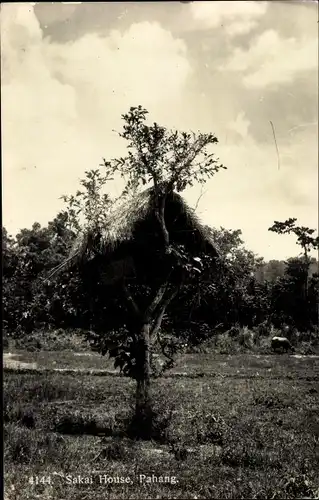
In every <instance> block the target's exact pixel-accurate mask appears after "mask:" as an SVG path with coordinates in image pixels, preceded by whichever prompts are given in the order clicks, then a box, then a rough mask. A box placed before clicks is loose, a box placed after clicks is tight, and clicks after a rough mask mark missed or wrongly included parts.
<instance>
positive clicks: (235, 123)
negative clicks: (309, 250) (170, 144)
mask: <svg viewBox="0 0 319 500" xmlns="http://www.w3.org/2000/svg"><path fill="white" fill-rule="evenodd" d="M1 73H2V86H1V88H2V160H3V163H2V165H3V225H4V226H5V227H7V229H8V230H9V232H11V233H12V234H15V233H16V232H17V231H18V230H19V229H20V228H23V227H31V226H32V224H33V223H34V222H35V221H38V222H40V223H41V224H46V223H47V222H48V221H49V220H51V219H52V218H54V216H55V215H56V214H57V211H58V210H59V209H61V208H62V206H63V205H62V202H61V200H59V197H60V196H61V195H62V194H71V193H74V192H75V191H76V190H77V188H78V186H79V184H78V181H79V179H80V178H81V177H82V176H83V173H84V171H85V170H89V169H91V168H95V167H97V166H98V165H99V163H100V162H101V158H102V157H106V158H108V157H114V155H117V154H121V153H123V143H122V142H121V140H120V139H119V138H118V137H117V135H116V133H115V132H113V130H114V129H115V130H120V129H121V120H120V115H121V114H122V113H125V112H126V111H128V109H129V107H130V106H136V105H138V104H141V105H142V106H144V107H146V108H147V109H148V110H149V112H150V119H151V120H152V121H157V122H159V123H160V124H162V125H165V126H168V127H173V128H178V129H181V130H189V129H192V130H195V131H197V130H200V131H202V132H213V133H214V134H215V135H216V136H217V137H218V139H219V144H218V145H217V146H216V154H217V156H218V157H219V159H220V160H221V162H222V163H224V164H225V165H226V166H227V167H228V169H227V170H223V171H221V172H219V173H218V174H217V175H216V176H215V177H214V178H213V179H212V180H210V181H209V182H208V183H207V185H206V187H205V189H204V195H203V196H202V198H201V199H200V202H199V205H198V209H197V213H198V215H199V216H200V217H201V218H202V220H203V222H204V223H206V224H209V225H211V226H214V227H219V226H223V227H226V228H229V229H237V228H240V229H242V231H243V238H244V240H245V243H246V246H247V247H248V248H250V249H251V250H254V251H255V252H257V253H258V254H259V255H262V256H264V257H265V258H266V259H271V258H286V257H288V256H292V255H296V254H297V253H298V247H297V246H296V244H295V240H294V238H293V237H289V236H277V235H275V234H272V233H270V232H269V231H267V229H268V227H269V226H270V225H272V223H273V221H274V220H285V219H286V218H288V217H297V219H298V221H299V222H300V223H301V224H303V225H307V226H310V227H313V228H318V4H317V3H315V2H310V1H309V2H288V1H283V2H274V1H272V2H262V1H258V2H252V1H250V2H239V1H236V2H231V1H227V2H222V1H218V2H216V1H214V2H198V1H196V2H193V3H189V2H163V3H161V2H154V3H152V2H141V3H138V2H136V3H133V2H132V3H125V2H118V3H111V2H110V3H105V4H102V3H99V4H94V3H79V4H63V3H58V2H54V3H53V4H52V3H42V4H31V3H30V4H28V3H23V4H22V3H20V4H19V3H16V4H13V3H12V4H5V3H4V4H3V3H2V5H1ZM270 121H272V123H273V124H274V128H275V135H276V139H277V144H278V149H279V155H280V168H279V169H278V159H277V153H276V145H275V141H274V137H273V131H272V128H271V125H270ZM120 189H121V185H120V183H115V184H113V185H112V186H111V187H110V191H111V193H113V194H119V192H120ZM199 194H200V188H198V187H196V188H192V189H191V190H189V191H187V192H186V193H185V198H186V200H187V201H188V202H189V204H190V205H191V206H194V205H195V203H196V200H197V199H198V196H199Z"/></svg>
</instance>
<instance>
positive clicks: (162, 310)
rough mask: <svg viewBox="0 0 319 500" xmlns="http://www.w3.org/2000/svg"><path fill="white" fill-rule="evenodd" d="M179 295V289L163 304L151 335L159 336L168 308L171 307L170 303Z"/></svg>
mask: <svg viewBox="0 0 319 500" xmlns="http://www.w3.org/2000/svg"><path fill="white" fill-rule="evenodd" d="M177 293H178V288H175V289H174V290H173V291H172V292H171V293H170V294H169V296H168V297H167V298H166V300H165V302H164V303H163V304H162V306H161V308H160V311H159V314H158V315H157V318H156V320H155V323H154V325H153V328H152V329H151V332H150V334H151V335H154V334H155V335H157V333H158V331H159V329H160V327H161V324H162V320H163V317H164V314H165V311H166V308H167V306H168V305H169V303H170V302H171V301H172V300H173V299H174V297H176V295H177Z"/></svg>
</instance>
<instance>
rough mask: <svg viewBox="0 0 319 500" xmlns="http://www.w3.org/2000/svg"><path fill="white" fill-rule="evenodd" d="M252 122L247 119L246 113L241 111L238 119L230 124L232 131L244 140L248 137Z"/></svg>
mask: <svg viewBox="0 0 319 500" xmlns="http://www.w3.org/2000/svg"><path fill="white" fill-rule="evenodd" d="M249 126H250V121H249V120H247V119H246V118H245V113H244V112H243V111H241V112H240V113H239V114H238V115H237V116H236V119H235V120H233V121H232V122H230V123H229V124H228V128H229V129H230V130H234V131H235V132H237V134H239V135H240V136H241V137H242V138H244V137H247V134H248V129H249Z"/></svg>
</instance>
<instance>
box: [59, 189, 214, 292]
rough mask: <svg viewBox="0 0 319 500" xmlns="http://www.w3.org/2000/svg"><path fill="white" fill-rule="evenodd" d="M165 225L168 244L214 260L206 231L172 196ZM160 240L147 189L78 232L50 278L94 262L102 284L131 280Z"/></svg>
mask: <svg viewBox="0 0 319 500" xmlns="http://www.w3.org/2000/svg"><path fill="white" fill-rule="evenodd" d="M165 222H166V226H167V229H168V231H169V234H170V242H171V243H174V244H182V245H184V246H185V247H186V248H187V250H188V251H189V252H190V253H192V254H194V255H195V254H196V255H197V254H198V253H200V252H204V253H207V254H210V255H211V256H212V257H217V256H218V253H217V250H216V248H215V246H214V243H213V241H212V239H211V235H210V232H209V229H208V228H207V226H204V225H202V224H201V222H200V220H199V218H198V217H197V216H196V214H195V212H194V210H193V209H192V208H190V207H189V206H188V205H187V203H186V202H185V201H184V199H183V198H182V197H181V196H180V195H179V194H178V193H176V192H172V193H170V194H169V195H168V197H167V200H166V206H165ZM160 240H161V232H160V230H159V225H158V221H157V219H156V215H155V195H154V189H153V188H149V189H146V190H145V191H143V192H142V193H140V194H138V195H136V196H134V198H132V199H130V200H129V201H127V202H126V203H123V204H122V205H121V206H119V207H117V208H116V209H114V210H113V211H111V212H110V214H109V215H108V217H107V218H106V220H105V223H104V224H103V227H100V228H99V229H96V228H87V229H86V230H84V231H82V233H81V234H79V236H78V237H77V239H76V241H75V243H74V245H73V247H72V249H71V252H70V256H69V258H68V259H66V261H64V262H62V264H61V265H60V266H58V267H57V268H56V269H54V270H53V273H52V274H51V276H52V275H53V274H56V272H60V271H61V270H65V269H70V268H72V267H74V266H75V265H80V266H82V265H83V264H85V263H88V262H90V261H94V260H95V261H98V262H99V263H100V264H101V263H102V262H103V266H102V267H103V274H104V276H105V280H106V281H107V282H108V283H114V282H116V281H118V280H119V279H121V278H122V277H124V276H133V275H134V274H135V269H136V264H137V261H140V262H141V263H142V264H143V265H145V264H146V260H147V259H151V260H152V256H153V257H154V256H155V254H156V250H158V247H159V245H160ZM153 265H154V261H153Z"/></svg>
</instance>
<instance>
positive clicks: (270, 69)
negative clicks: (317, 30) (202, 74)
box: [219, 30, 318, 88]
mask: <svg viewBox="0 0 319 500" xmlns="http://www.w3.org/2000/svg"><path fill="white" fill-rule="evenodd" d="M317 68H318V40H317V39H315V38H305V37H304V38H303V39H296V38H281V37H280V36H279V34H278V33H277V32H276V31H274V30H267V31H265V32H264V33H262V34H261V35H259V36H258V38H257V39H256V40H254V41H253V43H252V44H251V45H250V47H249V49H248V50H243V49H238V48H235V49H234V51H233V54H232V55H231V57H230V58H229V59H228V61H226V62H225V63H224V64H222V65H221V66H220V67H219V70H220V71H225V70H226V71H234V72H243V73H244V76H243V83H244V85H245V86H246V87H249V88H264V87H268V86H270V85H273V84H286V83H290V82H292V81H293V79H294V78H295V77H296V76H298V75H300V74H302V73H304V72H306V71H311V70H317Z"/></svg>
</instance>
